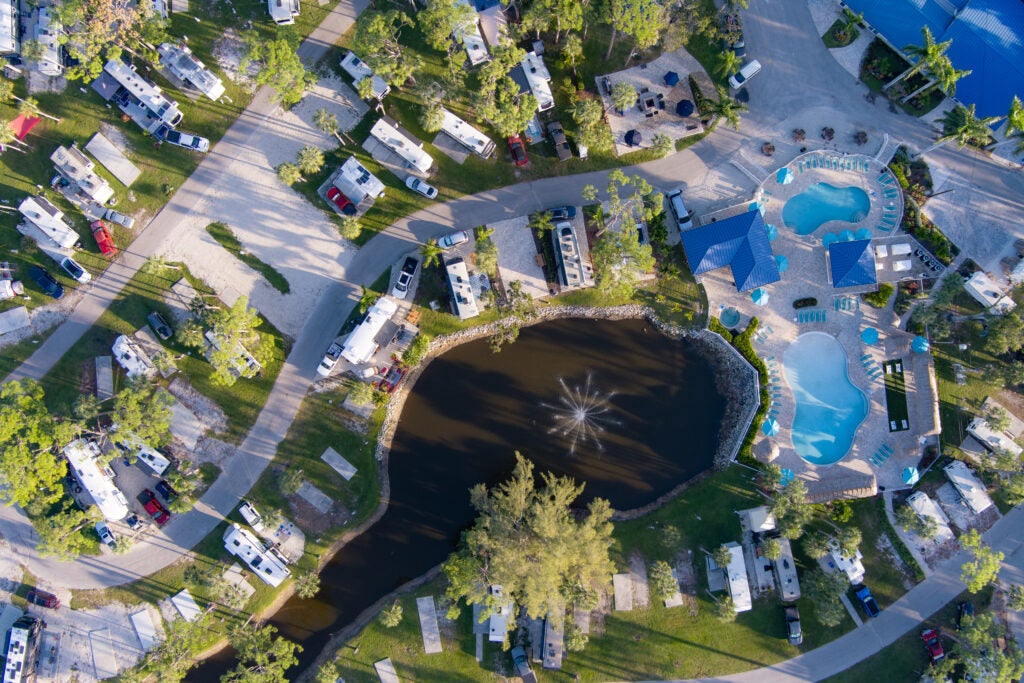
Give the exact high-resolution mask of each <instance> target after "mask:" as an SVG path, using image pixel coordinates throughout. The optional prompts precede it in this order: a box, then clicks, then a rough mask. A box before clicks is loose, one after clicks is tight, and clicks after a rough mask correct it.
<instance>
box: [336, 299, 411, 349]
mask: <svg viewBox="0 0 1024 683" xmlns="http://www.w3.org/2000/svg"><path fill="white" fill-rule="evenodd" d="M397 310H398V304H397V303H396V302H395V300H394V299H392V298H391V297H388V296H382V297H381V298H379V299H377V303H375V304H374V305H373V307H372V308H371V309H370V312H369V313H367V314H366V319H365V320H363V322H362V323H360V324H359V327H357V328H356V329H355V330H354V331H353V332H352V334H351V335H349V338H348V339H346V340H345V346H344V348H343V349H342V350H341V355H342V357H343V358H344V359H345V360H347V361H348V362H350V363H353V364H355V365H360V364H362V363H365V362H366V361H368V360H370V358H371V357H372V356H373V352H374V351H376V350H377V342H376V341H374V338H375V337H376V336H377V333H378V332H380V330H381V328H382V327H384V323H386V322H387V321H388V320H390V319H391V316H393V315H394V314H395V312H396V311H397Z"/></svg>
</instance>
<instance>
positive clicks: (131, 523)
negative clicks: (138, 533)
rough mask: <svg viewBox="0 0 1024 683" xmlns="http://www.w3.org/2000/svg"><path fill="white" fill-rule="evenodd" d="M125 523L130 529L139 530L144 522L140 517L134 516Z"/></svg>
mask: <svg viewBox="0 0 1024 683" xmlns="http://www.w3.org/2000/svg"><path fill="white" fill-rule="evenodd" d="M125 522H126V523H127V524H128V528H130V529H138V528H139V527H141V526H142V520H141V519H139V516H138V515H134V514H133V515H130V516H129V517H128V519H126V520H125Z"/></svg>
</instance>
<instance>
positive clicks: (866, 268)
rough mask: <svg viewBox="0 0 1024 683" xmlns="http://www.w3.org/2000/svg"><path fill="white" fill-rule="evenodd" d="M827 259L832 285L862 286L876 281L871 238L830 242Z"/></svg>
mask: <svg viewBox="0 0 1024 683" xmlns="http://www.w3.org/2000/svg"><path fill="white" fill-rule="evenodd" d="M844 232H848V231H844ZM850 236H851V237H852V236H853V233H850ZM828 259H829V268H830V270H831V271H832V286H833V287H864V286H866V285H873V284H875V283H877V282H878V275H877V273H876V271H875V252H874V250H873V249H872V248H871V240H855V241H852V242H836V243H835V244H830V245H829V247H828Z"/></svg>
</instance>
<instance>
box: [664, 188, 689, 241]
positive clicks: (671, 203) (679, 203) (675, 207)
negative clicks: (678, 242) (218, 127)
mask: <svg viewBox="0 0 1024 683" xmlns="http://www.w3.org/2000/svg"><path fill="white" fill-rule="evenodd" d="M665 199H667V200H668V207H669V208H670V209H672V215H673V216H675V217H676V224H677V225H679V230H680V232H682V231H683V230H689V229H690V228H692V227H693V221H692V220H690V211H689V209H687V208H686V204H684V203H683V191H682V190H673V191H671V192H669V193H668V195H667V196H666V197H665Z"/></svg>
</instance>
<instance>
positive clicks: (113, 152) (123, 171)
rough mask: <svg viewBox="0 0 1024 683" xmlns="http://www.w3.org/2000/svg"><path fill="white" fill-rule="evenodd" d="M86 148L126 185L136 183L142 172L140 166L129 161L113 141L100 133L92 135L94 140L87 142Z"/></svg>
mask: <svg viewBox="0 0 1024 683" xmlns="http://www.w3.org/2000/svg"><path fill="white" fill-rule="evenodd" d="M85 150H86V151H87V152H89V154H92V155H93V156H94V157H96V161H98V162H100V165H101V166H103V168H105V169H107V170H108V171H110V173H111V174H112V175H113V176H114V177H115V178H117V179H118V180H120V181H121V183H122V184H123V185H124V186H125V187H127V186H129V185H131V184H132V183H134V182H135V180H136V179H137V178H138V177H139V176H140V175H141V174H142V171H140V170H139V167H138V166H136V165H135V164H133V163H132V162H131V161H129V160H128V157H126V156H125V155H124V153H123V152H122V151H121V150H119V149H118V148H117V146H116V145H114V143H113V142H111V141H110V140H108V139H107V138H105V137H103V135H101V134H100V133H96V135H93V136H92V140H89V142H87V143H86V145H85Z"/></svg>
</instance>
